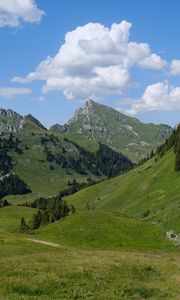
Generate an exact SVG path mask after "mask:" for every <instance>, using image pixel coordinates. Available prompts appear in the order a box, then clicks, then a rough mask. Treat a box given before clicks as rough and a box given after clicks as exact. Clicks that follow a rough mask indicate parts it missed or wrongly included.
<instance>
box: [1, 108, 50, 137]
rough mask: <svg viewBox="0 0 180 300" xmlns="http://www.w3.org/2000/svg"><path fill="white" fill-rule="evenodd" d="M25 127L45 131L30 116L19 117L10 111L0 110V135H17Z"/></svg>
mask: <svg viewBox="0 0 180 300" xmlns="http://www.w3.org/2000/svg"><path fill="white" fill-rule="evenodd" d="M27 127H31V129H35V130H36V129H43V130H46V128H45V127H44V126H43V125H42V124H41V123H40V122H39V121H38V120H37V119H36V118H34V117H33V116H32V115H31V114H29V115H27V116H21V115H20V114H18V113H16V112H15V111H13V110H11V109H2V108H0V134H8V133H18V132H19V131H21V130H23V129H24V128H27Z"/></svg>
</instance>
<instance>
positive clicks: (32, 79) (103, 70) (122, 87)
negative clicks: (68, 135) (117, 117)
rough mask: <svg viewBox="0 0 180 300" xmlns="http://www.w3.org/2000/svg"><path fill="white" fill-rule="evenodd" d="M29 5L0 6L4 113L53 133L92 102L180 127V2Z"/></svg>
mask: <svg viewBox="0 0 180 300" xmlns="http://www.w3.org/2000/svg"><path fill="white" fill-rule="evenodd" d="M22 2H24V6H23V7H21V6H18V5H19V4H18V1H17V0H7V1H6V2H5V3H4V1H3V0H0V41H1V43H0V45H1V46H0V107H4V108H11V109H13V110H15V111H17V112H19V113H21V114H27V113H32V114H33V115H34V116H35V117H37V118H38V119H39V120H40V121H41V122H42V123H43V124H45V125H46V126H47V127H49V126H50V125H52V124H54V123H57V122H58V123H61V124H62V123H65V122H66V121H67V120H68V119H69V118H70V117H71V116H72V115H73V113H74V111H75V110H76V109H77V108H78V107H80V106H82V104H83V101H84V100H85V99H87V98H88V97H92V98H94V99H95V100H96V101H98V102H99V103H102V104H106V105H109V106H112V107H113V108H115V109H119V110H120V111H122V112H124V113H126V114H130V115H132V116H134V117H137V118H139V119H140V120H142V121H144V122H154V123H167V124H171V125H175V124H176V123H178V122H179V121H180V118H179V114H180V113H179V112H180V41H179V39H180V38H179V28H180V18H179V11H180V1H179V0H171V1H170V0H156V1H155V0H151V1H150V0H146V1H142V0H126V1H124V0H123V1H122V0H96V1H95V0H92V1H85V0H66V1H58V0H54V1H50V0H37V1H32V0H22ZM123 20H124V21H123ZM113 24H114V25H113ZM68 32H69V35H68V37H67V35H66V34H67V33H68ZM65 36H66V41H65Z"/></svg>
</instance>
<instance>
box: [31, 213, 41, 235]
mask: <svg viewBox="0 0 180 300" xmlns="http://www.w3.org/2000/svg"><path fill="white" fill-rule="evenodd" d="M31 223H32V224H31V229H33V230H34V229H37V228H39V227H40V225H41V223H42V213H41V211H40V210H38V211H37V213H35V214H34V215H33V217H32V222H31Z"/></svg>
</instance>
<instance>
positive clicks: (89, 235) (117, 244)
mask: <svg viewBox="0 0 180 300" xmlns="http://www.w3.org/2000/svg"><path fill="white" fill-rule="evenodd" d="M36 236H37V237H38V238H41V239H48V240H51V241H54V242H58V243H61V244H63V245H68V246H71V247H76V248H83V249H104V250H128V251H136V250H140V251H142V250H148V251H151V250H167V249H171V247H172V245H171V244H170V242H168V241H167V240H165V236H164V233H163V232H162V231H161V230H160V229H158V228H157V227H156V226H155V225H152V224H149V223H147V222H143V221H140V220H136V219H134V218H130V217H128V216H126V215H122V214H120V213H117V212H101V211H99V212H98V211H87V212H81V213H75V214H73V215H71V216H69V217H66V218H65V219H63V220H61V221H58V222H56V223H53V224H50V225H48V226H44V227H43V228H40V229H39V230H38V231H37V232H36Z"/></svg>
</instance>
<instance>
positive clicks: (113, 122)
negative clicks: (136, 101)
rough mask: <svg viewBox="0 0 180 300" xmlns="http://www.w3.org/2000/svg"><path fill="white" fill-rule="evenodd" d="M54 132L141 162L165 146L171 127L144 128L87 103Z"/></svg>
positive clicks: (132, 119) (116, 112)
mask: <svg viewBox="0 0 180 300" xmlns="http://www.w3.org/2000/svg"><path fill="white" fill-rule="evenodd" d="M51 130H55V131H56V132H57V131H59V132H61V133H62V132H63V131H64V134H65V135H68V136H71V138H72V139H75V140H76V139H77V138H79V136H82V137H84V138H86V139H90V140H93V141H96V142H100V143H103V144H107V145H108V146H109V147H112V148H113V149H115V150H116V151H119V152H122V153H124V154H125V155H126V156H128V157H129V158H130V159H132V160H135V161H137V160H139V159H141V158H142V157H144V156H146V155H147V154H149V153H150V151H151V150H152V149H156V147H157V146H158V145H160V144H162V143H163V142H164V140H165V139H166V138H167V137H168V136H169V134H170V133H171V131H172V129H171V127H170V126H168V125H163V124H161V125H155V124H152V123H150V124H145V123H142V122H140V121H139V120H137V119H135V118H131V117H128V116H126V115H124V114H122V113H120V112H118V111H117V110H114V109H112V108H110V107H107V106H105V105H101V104H97V103H96V102H94V101H92V100H88V101H87V102H86V103H85V106H84V107H83V108H80V109H79V110H78V111H77V112H76V113H75V115H74V117H73V118H72V119H71V120H70V121H69V122H68V124H66V125H64V126H59V127H58V125H57V124H56V125H55V126H53V127H51Z"/></svg>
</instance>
